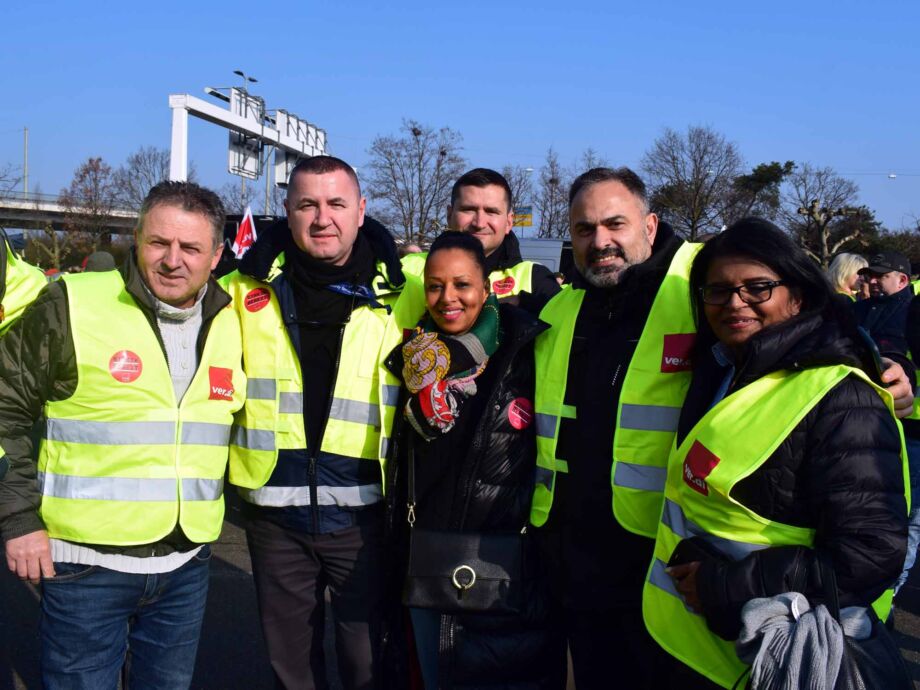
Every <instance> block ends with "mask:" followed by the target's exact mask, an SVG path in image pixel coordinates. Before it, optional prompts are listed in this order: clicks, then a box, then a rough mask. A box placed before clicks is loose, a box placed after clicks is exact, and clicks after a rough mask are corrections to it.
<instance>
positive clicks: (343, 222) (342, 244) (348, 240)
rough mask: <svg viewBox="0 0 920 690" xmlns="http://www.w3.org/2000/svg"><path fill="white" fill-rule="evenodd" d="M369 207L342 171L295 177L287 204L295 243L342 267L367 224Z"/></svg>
mask: <svg viewBox="0 0 920 690" xmlns="http://www.w3.org/2000/svg"><path fill="white" fill-rule="evenodd" d="M365 203H366V202H365V199H364V197H362V196H361V193H360V192H359V190H358V185H356V184H355V181H354V180H353V179H352V178H351V176H350V175H348V174H347V173H345V172H343V171H341V170H334V171H333V172H329V173H322V174H319V175H314V174H312V173H303V172H302V173H299V174H297V175H295V176H294V179H293V180H291V184H290V185H289V186H288V194H287V199H285V200H284V208H285V210H286V211H287V217H288V227H290V228H291V234H292V235H293V237H294V243H295V244H296V245H297V246H298V247H299V248H300V249H301V250H303V251H304V252H306V253H307V254H308V255H309V256H312V257H313V258H314V259H318V260H320V261H325V262H328V263H330V264H332V265H334V266H341V265H342V264H344V263H345V262H346V261H348V259H349V257H350V256H351V250H352V247H354V244H355V239H357V237H358V228H359V227H361V225H363V224H364V206H365Z"/></svg>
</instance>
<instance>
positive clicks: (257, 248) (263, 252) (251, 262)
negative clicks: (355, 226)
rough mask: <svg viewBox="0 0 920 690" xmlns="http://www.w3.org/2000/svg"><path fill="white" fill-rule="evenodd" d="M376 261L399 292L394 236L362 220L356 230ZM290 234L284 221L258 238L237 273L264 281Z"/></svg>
mask: <svg viewBox="0 0 920 690" xmlns="http://www.w3.org/2000/svg"><path fill="white" fill-rule="evenodd" d="M359 232H361V233H362V234H363V235H364V237H365V239H367V241H368V244H370V246H371V251H372V252H373V254H374V258H375V259H376V260H377V261H380V262H382V263H383V265H384V266H385V267H386V276H385V277H386V279H387V282H388V283H389V284H390V286H391V287H394V288H399V287H401V286H402V285H403V284H404V283H405V282H406V279H405V277H404V276H403V272H402V266H401V265H400V263H399V253H398V252H397V250H396V243H395V242H394V241H393V235H392V234H391V233H390V231H389V230H387V229H386V228H385V227H384V226H383V225H382V224H381V223H380V222H379V221H377V220H375V219H374V218H371V217H370V216H369V215H365V216H364V225H362V226H361V228H360V229H359ZM292 241H293V240H292V238H291V230H290V228H289V227H288V223H287V218H282V219H280V220H279V221H278V222H277V223H275V224H274V225H272V226H271V227H269V228H268V230H266V231H264V232H263V233H262V234H261V235H259V237H258V239H257V240H256V242H255V244H254V245H252V247H250V249H249V251H248V252H246V254H245V255H244V256H243V258H242V259H241V260H240V265H239V270H240V273H242V274H244V275H247V276H251V277H253V278H255V279H256V280H261V281H263V282H264V281H267V280H268V275H269V272H270V271H271V267H272V264H273V263H274V262H275V259H277V258H278V255H279V254H281V253H282V252H283V251H285V250H288V249H289V248H290V247H291V245H292Z"/></svg>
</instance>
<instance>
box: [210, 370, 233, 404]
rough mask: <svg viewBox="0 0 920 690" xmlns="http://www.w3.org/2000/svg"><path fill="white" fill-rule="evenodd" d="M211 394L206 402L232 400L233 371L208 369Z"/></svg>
mask: <svg viewBox="0 0 920 690" xmlns="http://www.w3.org/2000/svg"><path fill="white" fill-rule="evenodd" d="M208 381H209V383H210V384H211V394H210V395H209V396H208V400H233V369H226V368H224V367H208Z"/></svg>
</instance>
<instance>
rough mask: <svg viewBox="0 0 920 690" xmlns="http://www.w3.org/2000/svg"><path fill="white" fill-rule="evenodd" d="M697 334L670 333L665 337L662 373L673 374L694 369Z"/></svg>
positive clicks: (662, 353)
mask: <svg viewBox="0 0 920 690" xmlns="http://www.w3.org/2000/svg"><path fill="white" fill-rule="evenodd" d="M695 342H696V333H670V334H668V335H666V336H665V337H664V347H663V348H662V352H661V373H663V374H673V373H675V372H678V371H690V370H691V369H692V368H693V361H692V359H691V357H692V355H693V345H694V343H695Z"/></svg>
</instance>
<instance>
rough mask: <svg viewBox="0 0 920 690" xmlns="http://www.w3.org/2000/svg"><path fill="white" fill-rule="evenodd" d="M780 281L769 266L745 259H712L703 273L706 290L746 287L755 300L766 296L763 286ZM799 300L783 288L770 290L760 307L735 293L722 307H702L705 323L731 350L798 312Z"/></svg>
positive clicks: (777, 287) (709, 305)
mask: <svg viewBox="0 0 920 690" xmlns="http://www.w3.org/2000/svg"><path fill="white" fill-rule="evenodd" d="M778 280H781V279H780V277H779V275H777V273H776V272H775V271H773V270H772V269H771V268H769V267H768V266H765V265H764V264H762V263H760V262H757V261H754V260H753V259H747V258H745V257H736V256H723V257H719V258H717V259H714V260H713V262H712V263H711V264H710V266H709V270H708V271H707V273H706V286H707V287H725V288H734V287H738V286H742V285H743V286H745V287H746V288H748V290H749V291H750V293H751V294H753V295H754V296H755V297H758V296H759V297H762V296H765V295H766V290H765V289H764V284H765V283H770V282H773V281H778ZM800 307H801V301H800V300H799V298H798V297H796V296H795V295H794V294H793V293H792V292H791V291H790V290H789V288H788V287H786V286H785V285H778V286H776V287H774V288H772V292H771V294H770V298H769V299H767V300H765V301H764V302H761V303H760V304H746V303H745V302H744V301H742V299H741V297H740V295H738V294H737V292H736V293H734V294H732V295H731V298H730V299H729V300H728V302H727V303H726V304H724V305H721V306H719V305H714V304H705V303H704V305H703V309H704V312H705V314H706V321H707V322H708V323H709V327H710V328H711V329H712V332H713V333H714V334H715V336H716V338H718V339H719V341H720V342H721V343H723V344H724V345H726V346H728V347H729V348H731V349H732V350H734V351H738V350H740V348H741V347H742V346H743V345H744V344H745V343H746V342H747V341H748V340H749V339H750V338H751V336H753V335H754V334H756V333H759V332H760V331H762V330H763V329H764V328H767V327H769V326H775V325H776V324H779V323H782V322H783V321H785V320H787V319H789V318H792V317H793V316H795V315H796V314H798V313H799V309H800Z"/></svg>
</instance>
